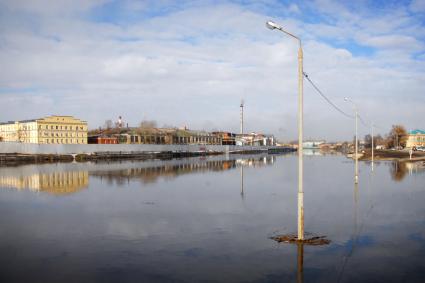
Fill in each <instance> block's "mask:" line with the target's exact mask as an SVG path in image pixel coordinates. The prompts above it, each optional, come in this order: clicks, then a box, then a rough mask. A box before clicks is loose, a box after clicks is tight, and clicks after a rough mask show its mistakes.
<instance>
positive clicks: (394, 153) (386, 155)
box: [359, 149, 425, 162]
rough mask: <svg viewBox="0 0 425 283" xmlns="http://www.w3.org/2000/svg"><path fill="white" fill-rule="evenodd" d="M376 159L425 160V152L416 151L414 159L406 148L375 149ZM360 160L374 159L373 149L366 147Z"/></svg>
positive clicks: (413, 155)
mask: <svg viewBox="0 0 425 283" xmlns="http://www.w3.org/2000/svg"><path fill="white" fill-rule="evenodd" d="M373 158H374V160H389V161H401V162H409V161H412V162H414V161H425V152H422V151H414V152H413V154H412V159H410V154H409V151H406V150H374V156H373ZM359 160H364V161H369V160H372V151H371V150H370V149H365V150H364V152H363V156H362V157H360V158H359Z"/></svg>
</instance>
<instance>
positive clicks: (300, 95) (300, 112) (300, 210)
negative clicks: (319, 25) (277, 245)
mask: <svg viewBox="0 0 425 283" xmlns="http://www.w3.org/2000/svg"><path fill="white" fill-rule="evenodd" d="M266 26H267V27H268V28H269V29H271V30H274V29H277V30H280V31H281V32H283V33H286V34H287V35H289V36H291V37H293V38H295V39H296V40H298V240H304V190H303V50H302V46H301V39H300V38H299V37H297V36H295V35H293V34H292V33H289V32H287V31H286V30H284V29H283V28H282V27H281V26H279V25H277V24H276V23H274V22H271V21H268V22H267V23H266Z"/></svg>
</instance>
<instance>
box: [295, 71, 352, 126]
mask: <svg viewBox="0 0 425 283" xmlns="http://www.w3.org/2000/svg"><path fill="white" fill-rule="evenodd" d="M303 75H304V77H305V78H306V79H307V80H308V81H309V83H310V84H311V85H312V86H313V88H314V89H315V90H316V91H317V92H318V93H319V94H320V96H321V97H323V98H324V99H325V100H326V101H327V102H328V103H329V104H330V105H331V106H332V107H333V108H335V109H336V110H337V111H338V112H339V113H341V114H342V115H344V116H346V117H348V118H351V119H354V116H353V115H350V114H347V113H345V112H344V111H342V110H341V109H340V108H339V107H338V106H336V105H335V104H334V103H333V102H332V101H331V100H330V99H329V98H327V97H326V96H325V95H324V94H323V93H322V92H321V91H320V89H319V88H318V87H317V86H316V85H315V84H314V83H313V82H312V81H311V80H310V78H309V77H308V75H307V74H306V73H304V72H303Z"/></svg>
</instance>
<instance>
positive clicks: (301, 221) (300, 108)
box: [298, 40, 304, 240]
mask: <svg viewBox="0 0 425 283" xmlns="http://www.w3.org/2000/svg"><path fill="white" fill-rule="evenodd" d="M298 42H299V47H298V240H304V189H303V173H304V172H303V50H302V47H301V40H298Z"/></svg>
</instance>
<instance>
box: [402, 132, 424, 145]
mask: <svg viewBox="0 0 425 283" xmlns="http://www.w3.org/2000/svg"><path fill="white" fill-rule="evenodd" d="M419 146H425V131H421V130H413V131H410V132H409V134H408V135H407V140H406V147H408V148H411V147H419Z"/></svg>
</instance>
